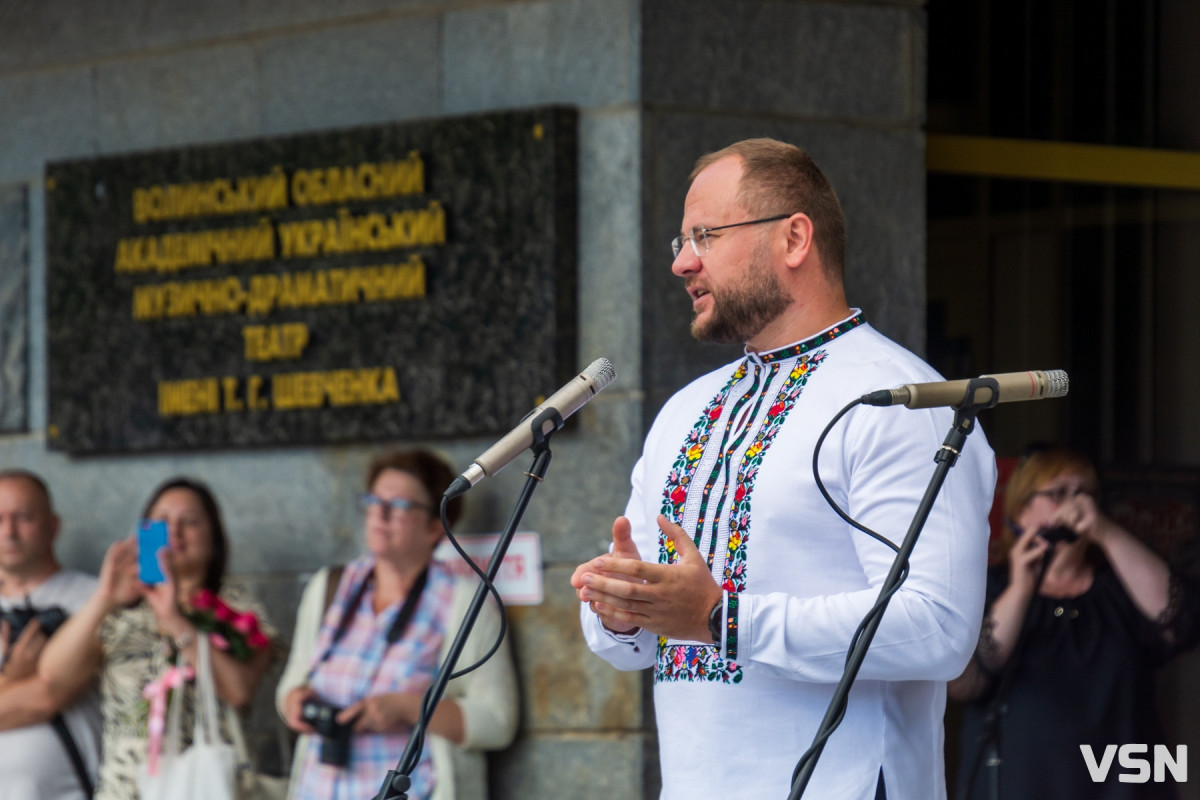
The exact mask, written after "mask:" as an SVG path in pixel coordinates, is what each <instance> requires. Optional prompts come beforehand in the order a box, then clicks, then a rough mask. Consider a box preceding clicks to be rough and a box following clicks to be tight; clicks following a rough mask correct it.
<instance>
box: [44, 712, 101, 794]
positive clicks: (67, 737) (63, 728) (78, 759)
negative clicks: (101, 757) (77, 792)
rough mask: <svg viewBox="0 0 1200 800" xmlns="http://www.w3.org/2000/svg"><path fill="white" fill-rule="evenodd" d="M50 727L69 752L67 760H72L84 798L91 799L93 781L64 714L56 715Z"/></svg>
mask: <svg viewBox="0 0 1200 800" xmlns="http://www.w3.org/2000/svg"><path fill="white" fill-rule="evenodd" d="M50 726H51V727H52V728H54V732H55V733H56V734H58V738H59V740H60V741H61V742H62V746H63V749H64V750H66V751H67V758H69V759H71V767H72V768H73V769H74V770H75V777H77V778H79V785H80V786H81V787H83V796H84V797H91V796H92V794H94V790H93V789H92V779H91V778H89V777H88V772H87V767H86V766H85V765H84V763H83V754H82V753H80V752H79V745H77V744H75V737H74V736H72V735H71V729H70V728H68V727H67V721H66V720H65V719H63V715H62V714H55V715H54V719H52V720H50Z"/></svg>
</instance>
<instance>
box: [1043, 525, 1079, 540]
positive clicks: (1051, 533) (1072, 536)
mask: <svg viewBox="0 0 1200 800" xmlns="http://www.w3.org/2000/svg"><path fill="white" fill-rule="evenodd" d="M1038 536H1041V537H1042V538H1043V539H1045V540H1046V541H1047V542H1049V543H1050V544H1057V543H1059V542H1067V543H1070V542H1073V541H1075V540H1076V539H1078V538H1079V534H1078V533H1076V532H1075V531H1073V530H1071V529H1070V528H1068V527H1067V526H1066V525H1059V526H1058V527H1057V528H1050V529H1048V530H1041V531H1038Z"/></svg>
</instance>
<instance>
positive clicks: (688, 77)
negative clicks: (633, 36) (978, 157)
mask: <svg viewBox="0 0 1200 800" xmlns="http://www.w3.org/2000/svg"><path fill="white" fill-rule="evenodd" d="M642 19H643V25H642V27H643V53H644V54H645V56H644V67H643V78H642V99H643V101H644V102H645V103H647V104H649V105H651V106H655V105H659V104H662V105H671V106H684V107H688V106H691V107H698V108H707V109H713V110H718V109H719V110H721V111H722V112H724V113H729V112H730V111H742V112H745V111H758V112H763V111H770V112H774V113H779V112H784V113H788V114H796V115H803V116H818V117H834V118H857V119H873V120H884V121H886V120H891V121H901V122H912V121H915V120H916V118H917V110H916V100H917V98H918V92H919V91H923V90H922V89H919V88H918V87H917V85H916V82H915V78H916V77H917V75H916V65H917V61H918V59H919V58H923V53H921V54H919V53H918V52H917V50H916V48H917V47H918V46H919V45H920V44H921V43H922V42H923V39H922V38H921V36H920V33H919V31H920V26H921V12H920V11H919V9H917V8H905V7H887V6H880V5H868V4H854V3H827V2H824V3H817V2H790V3H780V2H769V1H768V0H738V1H737V2H729V0H660V2H653V3H645V4H643V6H642Z"/></svg>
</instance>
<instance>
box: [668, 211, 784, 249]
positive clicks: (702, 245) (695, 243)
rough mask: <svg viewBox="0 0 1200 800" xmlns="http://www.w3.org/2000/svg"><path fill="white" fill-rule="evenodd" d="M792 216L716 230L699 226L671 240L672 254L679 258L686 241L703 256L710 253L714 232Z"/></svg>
mask: <svg viewBox="0 0 1200 800" xmlns="http://www.w3.org/2000/svg"><path fill="white" fill-rule="evenodd" d="M790 216H791V214H776V215H775V216H773V217H763V218H762V219H752V220H748V221H746V222H735V223H733V224H732V225H718V226H717V227H715V228H704V227H701V226H699V225H697V226H696V227H694V228H692V230H691V231H689V232H688V233H684V234H680V235H679V236H676V237H675V238H674V239H672V240H671V253H672V254H673V255H674V256H675V257H676V258H678V257H679V251H680V250H682V249H683V243H684V242H685V241H686V242H691V245H692V252H693V253H695V254H696V255H697V256H702V255H704V254H705V253H707V252H708V235H709V234H710V233H712V232H713V231H723V230H725V229H726V228H739V227H741V226H742V225H757V224H758V223H760V222H775V221H776V220H781V219H787V218H788V217H790Z"/></svg>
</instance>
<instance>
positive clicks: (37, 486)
mask: <svg viewBox="0 0 1200 800" xmlns="http://www.w3.org/2000/svg"><path fill="white" fill-rule="evenodd" d="M58 526H59V520H58V516H57V515H56V514H55V513H54V508H53V504H52V501H51V499H50V491H49V490H48V489H47V488H46V484H45V482H44V481H43V480H42V479H41V478H39V477H38V476H37V475H34V474H33V473H31V472H26V471H24V470H4V471H0V578H5V579H6V581H5V582H6V583H7V582H8V580H13V581H14V583H28V582H36V581H37V580H39V579H40V578H42V577H48V576H49V575H51V574H53V573H54V572H55V571H57V569H58V562H57V561H56V560H55V557H54V540H55V538H56V537H57V536H58ZM6 593H7V592H6Z"/></svg>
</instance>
